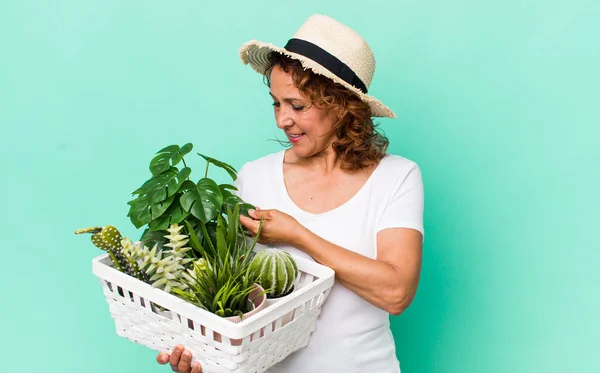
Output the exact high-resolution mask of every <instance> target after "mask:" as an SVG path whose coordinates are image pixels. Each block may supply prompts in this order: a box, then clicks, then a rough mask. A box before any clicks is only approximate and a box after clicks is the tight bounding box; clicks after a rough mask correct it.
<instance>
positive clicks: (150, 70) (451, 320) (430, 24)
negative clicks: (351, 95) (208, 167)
mask: <svg viewBox="0 0 600 373" xmlns="http://www.w3.org/2000/svg"><path fill="white" fill-rule="evenodd" d="M598 4H599V3H598V2H596V1H594V0H589V1H582V0H571V1H566V0H565V1H516V0H507V1H502V2H494V3H492V2H487V1H475V0H473V1H452V2H451V1H418V2H417V1H408V0H402V1H377V0H371V1H368V2H365V1H347V0H340V1H326V2H323V1H313V0H304V1H301V2H275V1H271V2H260V1H256V2H249V1H243V2H242V1H237V2H233V3H232V2H222V3H219V2H217V1H202V0H195V1H190V0H180V1H140V0H137V1H133V0H119V1H114V0H105V1H90V0H52V1H50V0H46V1H43V0H39V1H30V0H14V1H3V2H2V5H0V125H1V142H0V145H1V146H0V152H1V154H0V155H1V159H2V165H3V167H2V176H1V177H2V182H1V183H0V195H1V196H2V204H1V206H2V212H3V213H2V216H1V217H0V219H1V228H0V229H1V230H2V238H3V240H4V243H3V258H2V269H1V271H0V276H1V277H0V279H1V280H2V307H1V311H0V312H1V314H0V316H1V317H0V320H2V321H1V322H2V329H1V330H2V332H1V335H2V338H0V341H1V344H2V346H1V352H0V353H1V357H2V359H1V361H0V370H1V371H2V372H22V371H41V372H68V373H71V372H73V373H74V372H87V373H94V372H102V373H104V372H113V373H117V372H165V371H170V369H169V368H168V367H161V366H158V365H157V364H156V363H155V362H154V357H155V353H154V352H153V351H151V350H149V349H147V348H145V347H143V346H140V345H137V344H134V343H131V342H129V341H127V340H125V339H121V338H119V337H117V336H116V334H115V331H114V325H113V323H112V319H111V318H110V316H109V313H108V307H107V304H106V302H105V300H104V298H103V295H102V292H101V287H100V284H99V282H98V280H97V279H96V278H95V277H94V276H93V275H92V273H91V259H92V258H93V257H94V256H96V255H98V254H100V252H99V250H97V249H96V248H95V247H94V246H93V245H92V244H91V243H90V242H89V240H88V239H87V237H81V236H75V235H74V234H73V231H74V230H75V229H77V228H83V227H87V226H90V225H106V224H114V225H116V226H117V227H118V228H119V229H121V231H122V232H123V233H124V235H128V236H131V237H135V236H137V235H138V234H139V233H140V232H139V231H137V230H135V228H133V226H132V225H131V224H130V222H129V220H128V219H127V217H126V213H127V207H128V206H127V205H126V202H127V201H128V200H129V199H130V192H131V191H133V190H134V189H135V188H137V187H138V186H139V185H140V184H141V183H142V182H143V181H145V180H146V179H147V177H148V176H149V171H148V169H147V166H148V163H149V161H150V159H151V157H152V155H153V153H154V152H155V151H157V150H158V149H160V148H162V147H163V146H166V145H169V144H183V143H185V142H192V143H193V144H194V145H195V150H197V151H201V152H204V153H206V154H208V155H211V156H213V157H215V158H218V159H221V160H224V161H227V162H230V163H231V164H233V165H234V166H236V167H238V168H239V167H240V166H241V165H242V164H243V162H245V161H248V160H251V159H254V158H256V157H259V156H261V155H264V154H267V153H269V152H272V151H277V150H279V149H280V145H278V144H277V143H276V142H273V141H270V140H269V139H272V138H275V137H276V136H277V135H278V130H277V129H276V127H275V123H274V120H273V117H272V111H271V107H270V104H271V102H270V101H271V100H270V98H269V97H268V94H267V88H266V87H265V86H264V85H263V82H262V78H261V77H260V76H258V75H257V74H255V73H254V72H252V71H251V69H250V68H249V67H248V66H243V65H242V64H241V63H240V62H239V59H238V48H239V46H240V45H241V44H242V43H243V42H245V41H247V40H250V39H259V40H264V41H269V42H273V43H276V44H279V45H282V44H284V43H285V41H286V40H287V39H288V38H289V37H290V36H291V35H292V34H293V33H294V32H295V30H296V29H297V28H298V27H299V26H300V25H301V24H302V23H303V22H304V20H305V19H306V18H307V17H308V16H309V15H310V14H313V13H323V14H328V15H330V16H332V17H334V18H337V19H338V20H340V21H342V22H344V23H346V24H348V25H350V26H352V27H353V28H355V29H356V30H357V31H358V32H359V33H361V34H362V35H363V36H364V37H365V39H366V40H367V41H368V42H369V43H370V45H371V47H372V49H373V50H374V52H375V55H376V58H377V61H378V64H377V72H376V74H375V78H374V82H373V84H372V86H371V90H370V92H371V93H372V94H374V95H375V96H376V97H378V98H380V99H381V100H382V101H383V102H384V103H386V104H388V105H389V106H390V107H391V108H392V109H393V110H395V111H396V113H397V114H398V119H395V120H381V121H380V123H381V129H382V130H384V131H385V133H386V134H387V135H388V137H389V138H390V140H391V148H390V151H391V152H392V153H396V154H400V155H403V156H405V157H408V158H410V159H412V160H414V161H416V162H417V163H418V164H419V165H420V166H421V168H422V171H423V175H424V181H425V188H426V209H425V223H426V231H427V233H426V240H425V247H424V262H423V272H422V281H421V284H420V288H419V292H418V294H417V297H416V299H415V301H414V303H413V304H412V306H411V307H410V308H409V309H408V310H407V311H406V312H405V313H404V314H402V315H401V316H398V317H394V318H393V319H392V320H393V330H394V334H395V336H396V340H397V346H398V356H399V359H400V361H401V366H402V371H403V373H425V372H450V373H454V372H457V373H458V372H460V373H471V372H473V373H481V372H487V373H506V372H511V373H515V372H567V371H568V372H578V373H583V372H598V371H600V367H599V364H598V358H597V352H598V348H599V347H600V336H599V335H600V328H599V322H598V315H599V314H600V312H599V311H600V309H599V308H600V307H599V305H600V301H599V297H600V291H599V290H600V286H599V280H600V274H599V270H598V268H599V266H600V254H599V249H600V240H599V238H598V236H599V235H598V233H599V232H600V228H599V225H600V213H599V210H600V199H599V197H598V192H599V190H600V176H599V174H600V171H599V166H598V163H599V161H600V146H599V144H598V143H599V141H600V130H599V129H598V128H599V127H600V115H599V113H598V110H599V109H598V108H599V106H600V105H599V104H600V92H599V88H598V87H599V86H600V72H599V71H600V47H599V45H600V42H599V40H600V22H599V19H600V6H599V5H598ZM189 163H190V164H191V165H192V167H193V168H195V169H201V168H202V166H203V163H202V162H200V160H199V159H196V158H194V157H192V158H190V160H189ZM197 172H199V171H197ZM193 174H194V173H193ZM193 174H192V175H193ZM265 182H268V180H265Z"/></svg>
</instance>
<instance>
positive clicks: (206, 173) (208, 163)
mask: <svg viewBox="0 0 600 373" xmlns="http://www.w3.org/2000/svg"><path fill="white" fill-rule="evenodd" d="M209 165H210V162H208V161H207V162H206V172H205V173H204V177H208V166H209Z"/></svg>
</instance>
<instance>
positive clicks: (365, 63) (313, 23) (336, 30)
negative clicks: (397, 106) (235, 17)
mask: <svg viewBox="0 0 600 373" xmlns="http://www.w3.org/2000/svg"><path fill="white" fill-rule="evenodd" d="M272 51H275V52H279V53H281V54H284V55H286V56H288V57H291V58H293V59H296V60H298V61H300V62H301V63H302V66H303V67H304V68H305V69H311V70H312V71H313V72H315V73H317V74H320V75H324V76H326V77H328V78H330V79H332V80H333V81H334V82H336V83H339V84H341V85H343V86H345V87H346V88H348V89H349V90H351V91H353V92H355V93H356V94H357V95H358V96H359V97H360V98H361V99H362V100H363V101H365V102H367V103H368V104H369V106H370V107H371V110H372V114H373V116H374V117H387V118H395V117H396V114H394V112H392V111H391V110H390V109H389V108H388V107H387V106H385V105H384V104H383V103H381V101H379V100H378V99H376V98H374V97H373V96H370V95H368V94H367V92H368V89H369V86H370V85H371V80H372V79H373V74H374V73H375V57H374V56H373V52H371V48H369V45H368V44H367V43H366V42H365V40H364V39H363V38H362V37H361V36H360V35H359V34H358V33H356V31H354V30H352V29H351V28H350V27H348V26H346V25H344V24H342V23H340V22H338V21H336V20H334V19H332V18H330V17H327V16H324V15H320V14H316V15H313V16H311V17H310V18H308V20H307V21H306V22H305V23H304V24H303V25H302V26H301V27H300V28H299V29H298V31H296V33H295V34H294V36H293V37H292V38H291V39H290V40H289V41H288V42H287V44H286V45H285V46H284V47H283V48H280V47H277V46H275V45H273V44H270V43H264V42H260V41H257V40H251V41H249V42H247V43H245V44H244V45H242V47H241V48H240V58H241V60H242V62H243V63H244V64H250V66H251V67H252V68H253V69H254V70H255V71H256V72H258V73H260V74H264V73H265V71H266V70H267V68H268V67H269V60H268V55H269V53H270V52H272Z"/></svg>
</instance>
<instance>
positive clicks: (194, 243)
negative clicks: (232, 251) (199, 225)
mask: <svg viewBox="0 0 600 373" xmlns="http://www.w3.org/2000/svg"><path fill="white" fill-rule="evenodd" d="M183 223H184V224H185V229H187V233H188V236H189V237H190V246H191V247H192V249H194V250H196V251H197V252H198V253H200V255H202V257H203V258H207V256H206V251H205V250H204V248H203V247H202V244H201V243H200V240H199V239H198V235H197V234H196V231H195V230H194V227H192V225H191V224H190V223H189V222H188V221H187V220H184V221H183Z"/></svg>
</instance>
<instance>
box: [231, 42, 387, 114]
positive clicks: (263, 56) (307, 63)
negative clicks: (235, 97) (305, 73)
mask: <svg viewBox="0 0 600 373" xmlns="http://www.w3.org/2000/svg"><path fill="white" fill-rule="evenodd" d="M273 51H274V52H278V53H281V54H283V55H286V56H288V57H290V58H293V59H295V60H298V61H300V63H301V64H302V67H304V68H305V69H310V70H312V71H313V72H314V73H316V74H319V75H323V76H326V77H328V78H329V79H331V80H333V81H334V82H336V83H339V84H341V85H343V86H344V87H346V88H348V89H349V90H351V91H352V92H354V93H356V95H358V96H359V97H360V99H361V100H363V101H364V102H366V103H368V104H369V107H370V108H371V114H372V116H374V117H381V118H396V114H395V113H394V112H393V111H392V110H391V109H390V108H388V107H387V106H385V105H384V104H383V103H382V102H381V101H379V100H378V99H376V98H375V97H373V96H370V95H368V94H365V93H363V92H362V91H361V90H360V89H358V88H356V87H354V86H353V85H351V84H349V83H347V82H345V81H344V80H342V79H340V78H339V77H337V76H336V75H335V74H333V73H331V72H330V71H329V70H327V69H326V68H324V67H323V66H321V65H320V64H318V63H316V62H315V61H313V60H311V59H309V58H306V57H305V56H302V55H300V54H297V53H293V52H290V51H287V50H285V49H284V48H280V47H277V46H276V45H273V44H270V43H264V42H261V41H257V40H251V41H249V42H247V43H245V44H243V45H242V47H241V48H240V59H241V60H242V62H243V63H244V64H245V65H250V66H251V67H252V69H253V70H254V71H256V72H258V73H259V74H264V73H265V72H266V71H267V69H268V68H269V65H270V63H269V54H270V53H271V52H273Z"/></svg>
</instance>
